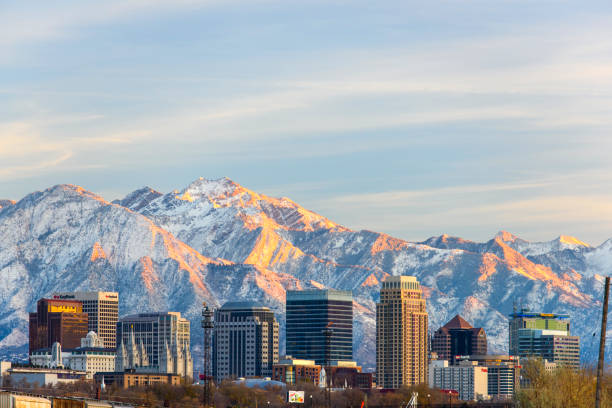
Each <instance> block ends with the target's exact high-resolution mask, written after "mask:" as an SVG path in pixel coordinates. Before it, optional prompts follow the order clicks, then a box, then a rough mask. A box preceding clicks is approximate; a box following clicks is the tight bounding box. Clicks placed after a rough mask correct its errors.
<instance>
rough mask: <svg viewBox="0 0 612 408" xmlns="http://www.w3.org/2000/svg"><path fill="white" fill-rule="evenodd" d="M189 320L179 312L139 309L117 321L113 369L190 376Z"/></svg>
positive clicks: (191, 363)
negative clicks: (143, 310)
mask: <svg viewBox="0 0 612 408" xmlns="http://www.w3.org/2000/svg"><path fill="white" fill-rule="evenodd" d="M189 334H190V330H189V320H187V319H185V318H183V317H181V314H180V313H179V312H160V313H139V314H135V315H130V316H125V317H122V318H121V319H119V321H118V322H117V342H118V346H117V368H116V370H117V371H124V370H126V369H137V370H140V371H143V372H155V373H168V374H178V375H181V376H184V377H192V376H193V361H192V358H191V351H190V347H189V344H190V338H189Z"/></svg>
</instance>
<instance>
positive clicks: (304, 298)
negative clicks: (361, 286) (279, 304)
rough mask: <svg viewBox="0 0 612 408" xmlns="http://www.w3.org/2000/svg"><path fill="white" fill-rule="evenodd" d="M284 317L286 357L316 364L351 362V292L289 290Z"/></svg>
mask: <svg viewBox="0 0 612 408" xmlns="http://www.w3.org/2000/svg"><path fill="white" fill-rule="evenodd" d="M286 317H287V326H286V339H285V341H286V352H287V355H288V356H291V357H293V358H297V359H306V360H315V362H316V364H319V365H324V364H326V363H328V364H329V363H330V362H331V361H347V360H348V361H351V360H352V359H353V295H352V294H351V292H350V291H344V290H333V289H326V290H299V291H298V290H288V291H287V304H286ZM328 336H329V337H328ZM328 359H329V361H327V360H328Z"/></svg>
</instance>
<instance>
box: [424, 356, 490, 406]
mask: <svg viewBox="0 0 612 408" xmlns="http://www.w3.org/2000/svg"><path fill="white" fill-rule="evenodd" d="M429 386H430V387H435V388H439V389H445V390H455V391H457V392H458V393H459V399H460V400H463V401H482V400H486V399H488V398H489V395H488V392H489V388H488V369H487V367H481V366H478V363H477V362H472V361H462V362H460V363H459V364H457V365H449V363H448V360H434V361H432V362H431V363H430V364H429Z"/></svg>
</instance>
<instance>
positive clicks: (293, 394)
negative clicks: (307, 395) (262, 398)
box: [287, 391, 304, 404]
mask: <svg viewBox="0 0 612 408" xmlns="http://www.w3.org/2000/svg"><path fill="white" fill-rule="evenodd" d="M287 402H289V403H294V404H303V403H304V391H287Z"/></svg>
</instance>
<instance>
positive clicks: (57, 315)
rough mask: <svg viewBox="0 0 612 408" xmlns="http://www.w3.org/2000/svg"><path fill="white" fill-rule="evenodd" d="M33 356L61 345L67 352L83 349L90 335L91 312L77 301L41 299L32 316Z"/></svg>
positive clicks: (31, 337)
mask: <svg viewBox="0 0 612 408" xmlns="http://www.w3.org/2000/svg"><path fill="white" fill-rule="evenodd" d="M29 332H30V344H29V351H30V353H31V352H32V351H34V350H38V349H42V348H50V347H51V346H52V345H53V343H55V342H58V343H60V344H61V345H62V347H64V348H65V349H71V348H77V347H80V346H81V339H82V338H83V337H85V336H87V313H83V304H82V303H81V302H79V301H77V300H57V299H40V300H39V301H38V303H37V305H36V313H30V329H29Z"/></svg>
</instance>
